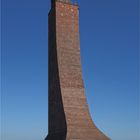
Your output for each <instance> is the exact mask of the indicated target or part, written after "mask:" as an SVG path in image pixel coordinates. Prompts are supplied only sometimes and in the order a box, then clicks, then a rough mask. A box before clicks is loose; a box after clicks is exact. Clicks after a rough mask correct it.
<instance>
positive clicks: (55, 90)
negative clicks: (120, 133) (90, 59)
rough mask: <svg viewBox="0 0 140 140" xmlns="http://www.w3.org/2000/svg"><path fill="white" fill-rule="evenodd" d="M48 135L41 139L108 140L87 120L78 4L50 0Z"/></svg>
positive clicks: (68, 1)
mask: <svg viewBox="0 0 140 140" xmlns="http://www.w3.org/2000/svg"><path fill="white" fill-rule="evenodd" d="M48 28H49V38H48V40H49V44H48V46H49V47H48V48H49V51H48V52H49V73H48V75H49V112H48V113H49V130H48V131H49V132H48V133H49V134H48V136H47V137H46V138H45V140H109V138H108V137H107V136H105V135H104V134H103V133H102V132H101V131H100V130H99V129H98V128H97V127H96V126H95V124H94V122H93V121H92V119H91V116H90V113H89V109H88V105H87V100H86V96H85V91H84V83H83V79H82V71H81V62H80V39H79V7H78V5H75V4H72V3H71V1H70V0H52V7H51V10H50V12H49V27H48Z"/></svg>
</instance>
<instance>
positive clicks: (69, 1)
mask: <svg viewBox="0 0 140 140" xmlns="http://www.w3.org/2000/svg"><path fill="white" fill-rule="evenodd" d="M56 1H60V2H64V3H71V0H51V3H52V5H54V3H55V2H56Z"/></svg>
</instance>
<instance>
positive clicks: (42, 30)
mask: <svg viewBox="0 0 140 140" xmlns="http://www.w3.org/2000/svg"><path fill="white" fill-rule="evenodd" d="M77 1H78V4H79V6H80V37H81V42H80V43H81V58H82V70H83V78H84V83H85V88H86V95H87V98H88V104H89V107H90V112H91V115H92V118H93V119H94V121H95V123H96V125H97V126H98V127H99V128H100V129H101V130H102V131H103V132H104V133H105V134H107V135H108V136H109V137H110V138H111V139H112V140H139V139H140V138H139V137H138V127H139V121H138V118H139V116H138V112H139V95H138V86H139V85H138V55H139V54H138V40H139V38H138V37H139V36H138V24H139V23H138V18H139V17H138V0H77ZM49 9H50V0H2V22H1V23H2V138H1V140H43V139H44V137H45V136H46V135H47V131H48V130H47V127H48V117H47V116H48V114H47V113H48V109H47V107H48V102H47V100H48V99H47V96H48V75H47V73H48V51H47V44H48V12H49Z"/></svg>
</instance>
